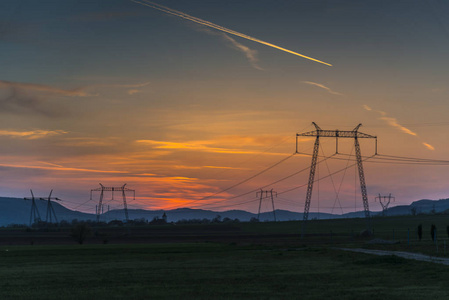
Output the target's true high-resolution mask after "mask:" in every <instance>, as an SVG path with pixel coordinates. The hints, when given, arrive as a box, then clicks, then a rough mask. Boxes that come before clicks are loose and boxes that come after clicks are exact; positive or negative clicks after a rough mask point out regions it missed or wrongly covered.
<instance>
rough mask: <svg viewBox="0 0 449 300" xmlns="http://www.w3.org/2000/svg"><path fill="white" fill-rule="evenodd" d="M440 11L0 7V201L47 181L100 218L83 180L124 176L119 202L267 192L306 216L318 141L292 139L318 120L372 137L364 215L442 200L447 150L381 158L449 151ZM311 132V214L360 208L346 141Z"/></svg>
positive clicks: (251, 197)
mask: <svg viewBox="0 0 449 300" xmlns="http://www.w3.org/2000/svg"><path fill="white" fill-rule="evenodd" d="M162 6H163V7H162ZM448 14H449V3H446V2H444V1H441V0H428V1H424V0H420V1H417V0H409V1H382V0H381V1H344V0H341V1H337V0H335V1H324V0H313V1H312V0H309V1H302V0H301V1H287V0H280V1H274V0H262V1H261V0H245V1H235V0H227V1H223V0H221V1H218V0H208V1H201V0H199V1H180V0H160V1H158V2H155V3H154V2H149V1H146V0H141V1H130V0H90V1H75V0H66V1H58V0H42V1H32V0H4V1H1V2H0V66H1V68H0V114H1V117H0V145H1V147H0V176H1V177H0V178H1V180H0V196H4V197H19V198H22V197H29V196H30V192H29V190H30V189H33V192H34V194H35V195H37V196H46V195H48V193H49V192H50V190H51V189H53V190H54V191H53V196H56V197H58V198H61V199H62V200H63V201H62V202H61V204H63V205H65V206H66V207H68V208H71V209H76V210H80V211H84V212H91V213H94V212H95V206H96V204H98V200H99V193H98V192H94V193H93V196H92V200H91V199H90V190H91V189H96V188H98V187H100V185H99V183H101V184H103V185H104V186H110V187H119V186H123V184H125V183H126V184H127V187H128V188H130V189H134V190H135V191H136V198H135V199H133V197H132V195H131V194H130V193H128V194H127V201H128V208H144V209H165V210H167V209H175V208H181V207H190V208H201V209H211V210H216V211H223V210H230V209H243V210H247V211H251V212H257V210H258V207H259V204H260V203H261V204H262V205H261V208H262V211H269V210H270V209H272V208H271V198H265V197H262V200H261V199H260V198H259V197H260V194H257V191H259V190H263V191H271V190H273V191H274V194H273V195H275V196H276V195H277V197H275V198H274V204H275V207H276V208H277V209H287V210H291V211H299V212H301V211H303V210H304V202H305V195H306V186H307V181H308V176H309V168H310V163H311V156H310V155H311V153H312V149H313V143H314V139H313V138H310V137H309V138H300V139H298V149H299V152H301V153H300V154H295V155H293V154H294V153H295V151H296V134H297V133H302V132H308V131H312V130H315V127H314V126H313V125H312V122H315V123H316V124H318V125H319V126H320V127H321V128H322V129H325V130H336V129H339V130H352V129H353V128H355V127H356V126H357V125H358V124H359V123H362V124H363V125H362V126H361V127H360V129H359V131H360V132H363V133H367V134H370V135H374V136H377V137H378V154H379V155H377V156H374V157H373V155H374V154H375V142H374V140H371V139H364V140H361V141H360V143H361V151H362V155H363V156H364V157H365V159H366V161H364V171H365V179H366V184H367V191H368V199H369V205H370V209H371V210H375V211H379V210H381V206H380V204H379V203H378V202H376V199H375V198H376V196H378V195H379V194H381V195H388V194H390V193H391V194H392V195H393V196H394V197H395V202H393V203H392V204H391V205H402V204H410V203H411V202H413V201H416V200H419V199H441V198H448V197H449V191H448V189H449V188H448V184H447V177H448V175H449V166H448V165H447V164H446V162H434V161H433V162H432V163H431V164H430V163H426V164H422V163H416V160H415V161H413V162H414V163H413V164H411V163H410V161H407V162H406V163H404V162H398V161H397V160H386V158H388V156H386V155H391V156H401V157H412V158H425V159H430V160H439V161H444V160H449V157H448V156H447V152H446V149H448V148H449V139H448V130H449V121H448V120H447V113H448V111H449V104H448V103H447V98H448V95H449V89H448V88H447V83H448V79H449V74H448V71H447V70H448V69H449V57H448V55H447V53H448V52H449V51H448V50H449V49H448V48H449V21H448V20H447V18H446V16H447V15H448ZM312 59H313V60H312ZM321 143H322V147H321V148H320V158H319V164H318V166H317V173H316V178H315V179H319V178H322V179H321V180H317V181H316V182H315V185H314V189H313V197H312V202H311V209H310V210H311V211H320V212H333V213H342V212H344V213H346V212H352V211H355V210H363V204H362V200H361V199H362V198H361V195H360V186H359V181H358V174H357V170H356V168H355V166H354V153H355V152H354V147H353V140H351V139H341V140H340V141H339V153H340V154H338V155H333V154H334V153H335V140H334V139H329V138H327V139H326V138H321ZM331 155H333V156H332V157H331V158H329V159H325V157H329V156H331ZM301 170H302V171H301ZM300 171H301V172H300ZM337 171H339V172H338V173H336V174H334V175H332V176H329V174H333V173H335V172H337ZM296 173H297V174H296ZM281 179H282V180H281ZM265 195H267V194H266V193H265ZM104 203H105V205H108V208H110V209H116V208H121V207H122V205H123V203H122V200H121V198H120V195H118V194H116V195H114V198H112V195H111V194H105V199H104ZM130 217H131V218H132V216H130Z"/></svg>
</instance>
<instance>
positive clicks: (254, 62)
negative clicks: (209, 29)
mask: <svg viewBox="0 0 449 300" xmlns="http://www.w3.org/2000/svg"><path fill="white" fill-rule="evenodd" d="M223 38H224V39H225V41H228V42H230V43H231V45H232V46H233V47H234V48H235V49H237V50H239V51H241V52H243V53H244V54H245V56H246V58H247V59H248V61H249V63H250V64H251V66H253V68H255V69H257V70H261V71H262V70H263V68H261V67H260V66H259V65H258V62H259V59H258V58H257V50H253V49H251V48H249V47H247V46H245V45H243V44H240V43H239V42H237V41H236V40H235V39H233V38H232V37H230V36H229V35H227V34H224V33H223Z"/></svg>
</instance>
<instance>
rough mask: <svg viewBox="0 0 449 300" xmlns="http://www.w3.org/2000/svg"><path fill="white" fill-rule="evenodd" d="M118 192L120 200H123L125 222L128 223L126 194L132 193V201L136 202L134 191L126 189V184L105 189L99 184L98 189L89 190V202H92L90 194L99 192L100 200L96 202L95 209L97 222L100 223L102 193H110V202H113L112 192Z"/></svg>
mask: <svg viewBox="0 0 449 300" xmlns="http://www.w3.org/2000/svg"><path fill="white" fill-rule="evenodd" d="M115 191H118V192H121V194H122V200H123V208H124V211H125V219H126V222H128V221H129V218H128V205H127V204H126V192H132V193H133V199H134V200H136V190H132V189H129V188H127V187H126V183H125V184H124V185H122V186H120V187H107V186H104V185H102V184H101V183H100V187H99V188H96V189H91V190H90V200H92V192H100V200H99V202H98V206H97V207H96V214H97V222H100V215H101V214H102V211H103V198H104V192H112V200H114V192H115Z"/></svg>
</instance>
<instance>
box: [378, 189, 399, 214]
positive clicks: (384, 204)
mask: <svg viewBox="0 0 449 300" xmlns="http://www.w3.org/2000/svg"><path fill="white" fill-rule="evenodd" d="M377 199H379V203H380V205H381V206H382V216H384V217H385V215H386V213H387V210H388V205H389V204H390V201H391V200H393V201H394V200H395V198H394V197H393V196H391V194H390V195H388V196H381V195H380V194H379V196H378V197H376V200H377Z"/></svg>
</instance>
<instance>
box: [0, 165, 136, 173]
mask: <svg viewBox="0 0 449 300" xmlns="http://www.w3.org/2000/svg"><path fill="white" fill-rule="evenodd" d="M40 163H42V162H40ZM44 164H46V165H45V166H42V165H35V164H4V163H0V167H6V168H21V169H41V170H52V171H65V172H87V173H114V174H126V173H128V172H125V171H111V170H95V169H83V168H71V167H63V166H60V165H55V164H49V163H44Z"/></svg>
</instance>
